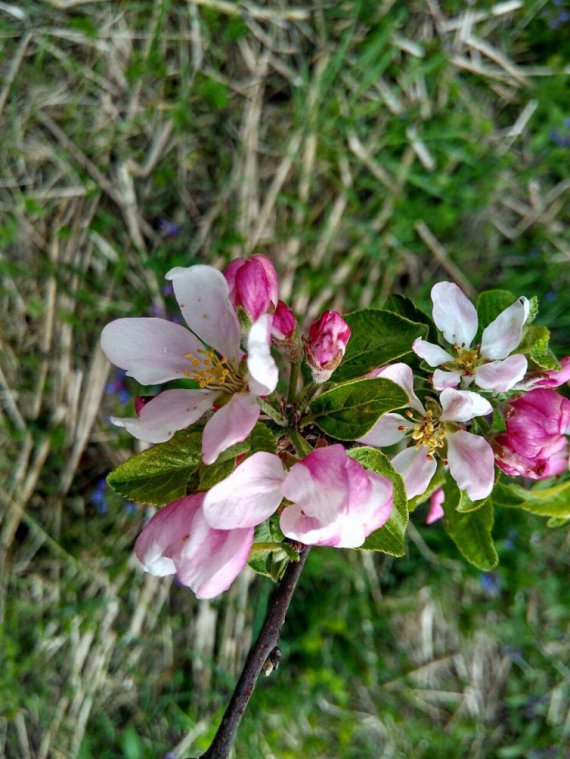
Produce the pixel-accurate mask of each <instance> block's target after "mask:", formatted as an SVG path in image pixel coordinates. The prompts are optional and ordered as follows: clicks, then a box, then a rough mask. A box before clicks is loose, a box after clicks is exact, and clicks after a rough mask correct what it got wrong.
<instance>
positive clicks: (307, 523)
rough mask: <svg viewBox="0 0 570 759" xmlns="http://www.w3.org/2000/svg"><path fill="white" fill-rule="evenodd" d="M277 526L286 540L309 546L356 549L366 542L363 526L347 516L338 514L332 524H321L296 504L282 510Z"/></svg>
mask: <svg viewBox="0 0 570 759" xmlns="http://www.w3.org/2000/svg"><path fill="white" fill-rule="evenodd" d="M279 526H280V527H281V531H282V533H283V534H284V535H285V536H286V537H287V538H290V539H291V540H298V541H299V542H300V543H305V545H310V546H332V547H333V548H358V546H361V545H362V544H363V543H364V541H365V540H366V535H365V533H364V526H363V525H362V524H361V522H359V521H358V520H355V519H352V518H351V517H349V516H348V515H347V514H338V515H337V517H336V519H334V520H333V521H332V522H325V523H323V522H320V521H319V520H318V519H317V518H316V517H310V516H307V515H306V514H305V513H304V512H303V510H302V509H301V507H300V506H299V505H297V504H293V505H291V506H287V508H286V509H284V510H283V513H282V514H281V518H280V520H279Z"/></svg>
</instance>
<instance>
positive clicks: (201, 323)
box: [166, 265, 241, 361]
mask: <svg viewBox="0 0 570 759" xmlns="http://www.w3.org/2000/svg"><path fill="white" fill-rule="evenodd" d="M166 279H169V280H172V286H173V288H174V294H175V296H176V300H177V301H178V305H179V306H180V310H181V311H182V314H183V315H184V318H185V319H186V322H187V324H188V326H189V327H190V329H191V330H192V331H193V332H195V333H196V334H197V335H198V337H199V338H200V340H203V341H204V343H206V344H207V345H209V346H211V347H212V348H214V350H216V351H218V353H221V355H222V356H224V357H225V358H227V359H230V360H233V361H237V360H238V358H239V352H240V340H241V333H240V326H239V322H238V319H237V316H236V312H235V311H234V308H233V306H232V304H231V303H230V299H229V294H228V283H227V281H226V279H225V277H224V275H223V274H222V273H221V272H219V271H218V270H217V269H214V268H213V267H212V266H202V265H198V266H190V267H188V268H187V269H184V268H182V267H176V268H175V269H171V270H170V271H169V272H168V274H167V275H166Z"/></svg>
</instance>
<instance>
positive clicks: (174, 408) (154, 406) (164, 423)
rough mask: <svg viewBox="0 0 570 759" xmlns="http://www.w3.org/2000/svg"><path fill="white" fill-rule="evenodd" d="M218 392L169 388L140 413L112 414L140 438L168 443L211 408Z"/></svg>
mask: <svg viewBox="0 0 570 759" xmlns="http://www.w3.org/2000/svg"><path fill="white" fill-rule="evenodd" d="M216 395H217V393H213V392H211V391H210V390H183V389H178V390H165V391H164V392H162V393H160V395H157V396H156V398H153V399H152V400H151V401H148V403H145V404H144V405H143V406H142V408H141V409H140V413H139V415H138V417H124V418H117V417H111V421H112V422H113V424H116V425H117V426H119V427H124V428H125V429H126V430H127V431H128V432H130V433H131V435H133V437H136V438H137V439H138V440H145V441H146V442H147V443H164V441H165V440H170V438H171V437H172V436H173V435H174V433H175V432H177V431H178V430H182V429H184V428H185V427H189V426H190V425H191V424H194V422H197V421H198V419H200V418H201V417H202V416H203V415H204V414H205V413H206V411H208V409H210V408H211V406H212V403H213V401H214V399H215V397H216Z"/></svg>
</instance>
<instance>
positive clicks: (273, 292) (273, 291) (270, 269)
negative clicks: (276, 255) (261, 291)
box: [249, 253, 279, 307]
mask: <svg viewBox="0 0 570 759" xmlns="http://www.w3.org/2000/svg"><path fill="white" fill-rule="evenodd" d="M249 260H250V261H255V262H256V263H258V264H261V266H263V270H264V271H265V276H266V277H267V282H268V283H269V300H270V302H271V303H272V304H273V306H274V307H277V303H278V302H279V281H278V279H277V272H276V271H275V266H273V262H272V261H271V259H270V258H268V257H267V256H264V255H263V253H256V254H255V255H254V256H252V257H251V258H250V259H249Z"/></svg>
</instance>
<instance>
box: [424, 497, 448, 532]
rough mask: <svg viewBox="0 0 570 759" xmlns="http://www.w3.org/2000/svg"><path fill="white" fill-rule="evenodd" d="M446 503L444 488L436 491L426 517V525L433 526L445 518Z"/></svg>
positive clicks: (430, 500)
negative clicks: (444, 505) (444, 507)
mask: <svg viewBox="0 0 570 759" xmlns="http://www.w3.org/2000/svg"><path fill="white" fill-rule="evenodd" d="M444 501H445V494H444V492H443V488H438V489H437V490H434V492H433V493H432V494H431V496H430V499H429V511H428V515H427V517H426V524H433V523H434V522H437V521H438V519H441V518H442V517H443V516H444V511H443V506H442V504H443V502H444Z"/></svg>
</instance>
